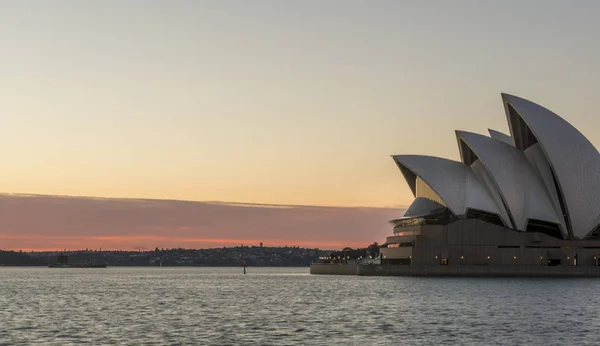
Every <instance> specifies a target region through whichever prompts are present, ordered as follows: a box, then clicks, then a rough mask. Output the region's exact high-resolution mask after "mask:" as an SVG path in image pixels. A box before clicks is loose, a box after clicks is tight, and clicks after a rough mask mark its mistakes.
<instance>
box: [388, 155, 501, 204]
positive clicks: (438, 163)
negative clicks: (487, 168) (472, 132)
mask: <svg viewBox="0 0 600 346" xmlns="http://www.w3.org/2000/svg"><path fill="white" fill-rule="evenodd" d="M393 159H394V161H395V162H396V164H397V165H398V167H399V168H400V171H401V172H402V174H403V175H404V177H405V179H406V182H407V183H408V185H409V186H410V188H411V190H412V191H413V194H414V195H415V197H420V196H417V194H416V184H417V178H420V179H422V180H423V181H424V182H425V183H427V185H429V186H430V187H431V189H433V190H434V191H435V192H436V193H437V194H438V195H439V197H440V198H441V199H442V200H443V203H444V204H445V205H446V206H447V207H448V208H449V209H450V211H452V213H454V214H455V215H464V214H466V212H467V209H476V210H482V211H485V212H488V213H492V214H495V215H500V214H501V212H500V210H499V209H498V206H497V205H496V203H495V202H494V200H493V199H492V196H491V195H490V192H489V191H488V190H487V188H486V187H485V186H484V185H483V184H482V183H481V182H480V181H479V180H478V179H477V177H476V176H475V173H474V172H473V170H472V169H471V168H470V167H469V166H467V165H465V164H463V163H461V162H457V161H452V160H448V159H443V158H439V157H432V156H422V155H395V156H393Z"/></svg>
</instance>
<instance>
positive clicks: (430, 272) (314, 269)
mask: <svg viewBox="0 0 600 346" xmlns="http://www.w3.org/2000/svg"><path fill="white" fill-rule="evenodd" d="M310 273H311V274H325V275H362V276H453V277H461V276H462V277H600V267H575V266H555V267H552V266H527V265H523V266H520V265H500V266H494V265H458V266H440V265H431V266H430V265H412V266H411V265H386V266H381V265H343V264H313V265H311V267H310Z"/></svg>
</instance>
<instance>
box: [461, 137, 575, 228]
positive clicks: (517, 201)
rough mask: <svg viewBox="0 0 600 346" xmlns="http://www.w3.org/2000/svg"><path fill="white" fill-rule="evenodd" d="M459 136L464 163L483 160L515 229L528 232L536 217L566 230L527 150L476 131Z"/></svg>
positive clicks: (493, 186)
mask: <svg viewBox="0 0 600 346" xmlns="http://www.w3.org/2000/svg"><path fill="white" fill-rule="evenodd" d="M456 136H457V140H458V142H459V148H460V151H461V158H462V160H463V163H465V164H466V165H470V166H475V165H476V164H477V163H481V165H482V166H483V168H484V169H485V170H486V172H487V176H488V177H489V179H490V180H491V183H490V185H491V186H488V188H490V189H492V190H493V189H495V190H497V192H498V193H499V195H500V198H501V204H500V205H501V206H502V207H503V208H505V209H506V212H507V214H508V218H509V219H510V223H511V224H512V227H513V228H515V229H517V230H521V231H524V230H526V228H527V223H528V221H529V220H530V219H534V220H541V221H546V222H550V223H554V224H558V225H561V228H562V229H563V231H566V230H565V227H564V225H563V224H562V223H561V217H560V214H559V213H558V211H557V210H556V209H555V208H554V205H553V204H552V201H551V200H550V197H549V195H548V192H547V191H546V186H545V184H544V182H543V180H542V179H541V177H540V175H539V174H538V173H537V171H535V169H534V168H533V166H531V164H530V163H529V161H528V160H527V158H526V156H525V154H524V153H523V152H521V151H519V150H518V149H516V148H515V147H514V146H512V144H511V145H509V144H507V143H506V142H504V141H502V140H497V139H494V138H490V137H487V136H483V135H480V134H476V133H471V132H466V131H456ZM507 137H508V136H507ZM509 138H510V137H509ZM477 161H478V162H477ZM565 234H566V233H565Z"/></svg>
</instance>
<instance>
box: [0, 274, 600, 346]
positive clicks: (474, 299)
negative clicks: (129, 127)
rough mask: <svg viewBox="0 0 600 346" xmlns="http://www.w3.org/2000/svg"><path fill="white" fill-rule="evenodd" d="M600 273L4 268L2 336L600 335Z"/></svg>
mask: <svg viewBox="0 0 600 346" xmlns="http://www.w3.org/2000/svg"><path fill="white" fill-rule="evenodd" d="M599 292H600V280H597V279H483V278H479V279H451V278H402V277H397V278H386V277H373V278H371V277H355V276H311V275H309V274H308V268H249V271H248V274H247V275H243V274H242V269H241V268H108V269H48V268H0V344H3V345H31V344H42V345H68V344H93V345H102V344H121V345H123V344H129V345H140V344H144V345H191V344H195V345H335V344H343V345H399V344H404V345H417V344H423V345H438V344H448V345H517V344H519V345H542V344H543V345H561V344H562V345H567V344H568V345H572V344H580V345H581V344H589V345H598V344H600V305H599V303H600V298H599Z"/></svg>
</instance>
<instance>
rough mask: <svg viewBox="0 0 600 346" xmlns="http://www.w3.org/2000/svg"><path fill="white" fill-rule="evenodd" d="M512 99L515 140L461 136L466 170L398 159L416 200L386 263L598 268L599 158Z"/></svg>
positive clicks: (555, 121) (558, 122) (547, 115)
mask: <svg viewBox="0 0 600 346" xmlns="http://www.w3.org/2000/svg"><path fill="white" fill-rule="evenodd" d="M502 101H503V105H504V110H505V114H506V119H507V121H508V127H509V129H510V135H507V134H503V133H501V132H498V131H495V130H489V136H485V135H481V134H476V133H471V132H466V131H456V139H457V144H458V149H459V152H460V157H461V161H460V162H459V161H453V160H448V159H444V158H438V157H431V156H422V155H394V156H393V159H394V161H395V163H396V165H397V166H398V168H399V169H400V171H401V173H402V174H403V176H404V178H405V179H406V182H407V183H408V185H409V187H410V189H411V191H412V193H413V195H414V196H415V200H414V202H413V203H412V204H411V206H410V207H409V208H408V209H407V210H406V212H405V214H404V215H403V216H402V217H400V218H398V219H394V220H391V221H390V224H391V225H392V226H393V235H392V236H390V237H388V238H387V241H386V243H385V244H384V245H383V247H382V249H381V259H382V264H384V265H386V264H387V265H406V264H410V265H416V264H423V265H444V266H445V265H448V266H454V265H540V266H598V264H599V263H598V258H600V154H599V153H598V150H597V149H596V148H595V147H594V146H593V145H592V144H591V143H590V142H589V140H588V139H587V138H586V137H585V136H584V135H583V134H581V133H580V132H579V131H578V130H577V129H576V128H574V127H573V126H572V125H571V124H569V123H568V122H567V121H565V120H564V119H563V118H561V117H560V116H558V115H557V114H555V113H553V112H551V111H550V110H548V109H546V108H544V107H542V106H540V105H538V104H536V103H533V102H531V101H528V100H525V99H522V98H519V97H516V96H512V95H507V94H502Z"/></svg>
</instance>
